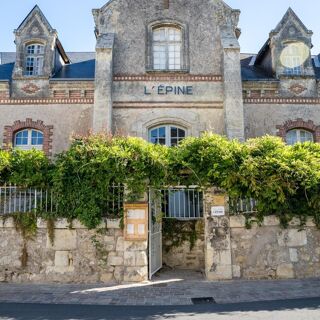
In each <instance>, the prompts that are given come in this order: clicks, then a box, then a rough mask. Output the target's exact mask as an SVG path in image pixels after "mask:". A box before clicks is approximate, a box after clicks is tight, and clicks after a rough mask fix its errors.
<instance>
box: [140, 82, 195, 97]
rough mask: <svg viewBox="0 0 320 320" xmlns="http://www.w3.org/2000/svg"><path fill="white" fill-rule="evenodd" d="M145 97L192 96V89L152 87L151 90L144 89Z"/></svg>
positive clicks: (163, 86) (188, 87) (164, 86)
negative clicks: (153, 95) (154, 95)
mask: <svg viewBox="0 0 320 320" xmlns="http://www.w3.org/2000/svg"><path fill="white" fill-rule="evenodd" d="M144 94H145V95H152V94H157V95H186V96H192V95H193V87H192V86H166V85H160V86H152V87H151V88H148V87H146V86H145V87H144Z"/></svg>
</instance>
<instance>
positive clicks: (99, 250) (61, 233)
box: [0, 219, 148, 283]
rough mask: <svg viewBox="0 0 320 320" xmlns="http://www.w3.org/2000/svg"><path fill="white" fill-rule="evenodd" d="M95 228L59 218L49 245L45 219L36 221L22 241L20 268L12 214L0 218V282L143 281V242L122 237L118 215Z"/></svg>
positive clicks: (19, 239) (145, 275)
mask: <svg viewBox="0 0 320 320" xmlns="http://www.w3.org/2000/svg"><path fill="white" fill-rule="evenodd" d="M99 230H100V231H99V232H97V231H94V230H88V229H86V228H84V227H83V226H82V225H81V224H80V223H79V222H77V221H74V222H73V223H72V225H71V226H70V224H69V223H67V222H66V221H64V220H60V221H58V222H56V224H55V229H54V231H55V232H54V235H55V237H54V243H53V244H52V243H51V241H50V239H49V236H48V232H47V224H46V222H45V221H43V220H38V230H37V235H36V236H35V237H34V239H33V240H32V241H31V240H29V241H27V243H26V248H27V264H26V266H25V267H24V266H23V265H22V259H21V258H22V253H23V251H22V249H23V246H24V242H25V241H24V239H23V238H22V237H21V234H20V233H19V232H18V231H17V230H16V229H15V226H14V223H13V220H12V219H7V220H6V221H4V220H0V252H1V254H0V282H1V281H2V282H3V281H6V282H38V283H46V282H50V283H51V282H59V283H68V282H74V283H96V282H107V283H108V282H118V283H121V282H139V281H144V280H147V278H148V267H147V265H148V261H147V241H136V242H133V241H125V240H124V237H123V231H122V229H121V228H120V226H119V220H107V222H106V223H103V224H102V225H101V226H100V228H99ZM101 230H103V232H102V231H101ZM25 256H26V255H25Z"/></svg>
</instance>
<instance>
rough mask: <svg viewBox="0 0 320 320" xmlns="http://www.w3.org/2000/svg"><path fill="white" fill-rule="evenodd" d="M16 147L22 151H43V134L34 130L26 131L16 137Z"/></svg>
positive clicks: (18, 133) (19, 132) (20, 132)
mask: <svg viewBox="0 0 320 320" xmlns="http://www.w3.org/2000/svg"><path fill="white" fill-rule="evenodd" d="M14 147H15V148H19V149H22V150H30V149H33V148H34V149H37V150H42V149H43V133H42V132H41V131H38V130H34V129H24V130H21V131H18V132H17V133H16V134H15V135H14Z"/></svg>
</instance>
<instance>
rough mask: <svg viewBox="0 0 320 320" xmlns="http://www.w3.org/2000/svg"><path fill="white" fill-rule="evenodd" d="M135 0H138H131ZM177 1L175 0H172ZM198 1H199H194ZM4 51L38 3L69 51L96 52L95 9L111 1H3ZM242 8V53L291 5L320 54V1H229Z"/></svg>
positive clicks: (0, 37)
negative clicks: (311, 36) (309, 31)
mask: <svg viewBox="0 0 320 320" xmlns="http://www.w3.org/2000/svg"><path fill="white" fill-rule="evenodd" d="M129 1H134V0H129ZM171 1H175V0H171ZM194 1H197V0H194ZM1 2H2V3H1V11H0V51H14V50H15V47H14V44H13V40H14V36H13V30H14V29H15V28H17V27H18V25H19V24H20V23H21V22H22V20H23V19H24V18H25V16H26V15H27V14H28V12H29V11H30V10H31V9H32V8H33V6H34V5H35V4H38V5H39V6H40V8H41V9H42V11H43V12H44V14H45V15H46V17H47V19H48V20H49V22H50V23H51V25H52V26H53V27H54V28H55V29H57V30H58V33H59V38H60V40H61V42H62V44H63V46H64V47H65V49H66V50H67V51H93V50H94V46H95V37H94V34H93V29H94V23H93V18H92V14H91V9H92V8H99V7H101V6H103V5H104V4H105V3H106V2H107V0H1ZM225 2H226V3H227V4H229V5H230V6H231V7H233V8H235V9H240V10H241V18H240V27H241V29H242V35H241V38H240V44H241V51H242V52H250V53H252V52H257V51H259V49H260V48H261V47H262V45H263V44H264V42H265V41H266V40H267V38H268V34H269V32H270V31H271V30H272V29H273V28H274V27H275V26H276V25H277V23H278V22H279V21H280V19H281V18H282V16H283V15H284V14H285V12H286V10H287V9H288V7H289V6H291V7H292V8H293V10H295V12H296V13H297V14H298V16H299V17H300V18H301V20H302V21H303V22H304V23H305V25H306V26H307V28H309V29H311V30H312V31H313V32H314V36H313V45H314V49H313V53H314V54H318V53H320V23H319V20H318V19H319V18H318V15H319V11H320V1H319V0H226V1H225Z"/></svg>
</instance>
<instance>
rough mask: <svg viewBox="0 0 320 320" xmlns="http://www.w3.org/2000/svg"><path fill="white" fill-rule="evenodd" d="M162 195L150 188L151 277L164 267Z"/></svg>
mask: <svg viewBox="0 0 320 320" xmlns="http://www.w3.org/2000/svg"><path fill="white" fill-rule="evenodd" d="M161 220H162V212H161V195H160V194H157V192H155V191H153V190H149V279H150V280H151V278H152V276H153V275H154V274H155V273H157V272H158V271H159V270H160V269H161V268H162V221H161Z"/></svg>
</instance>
